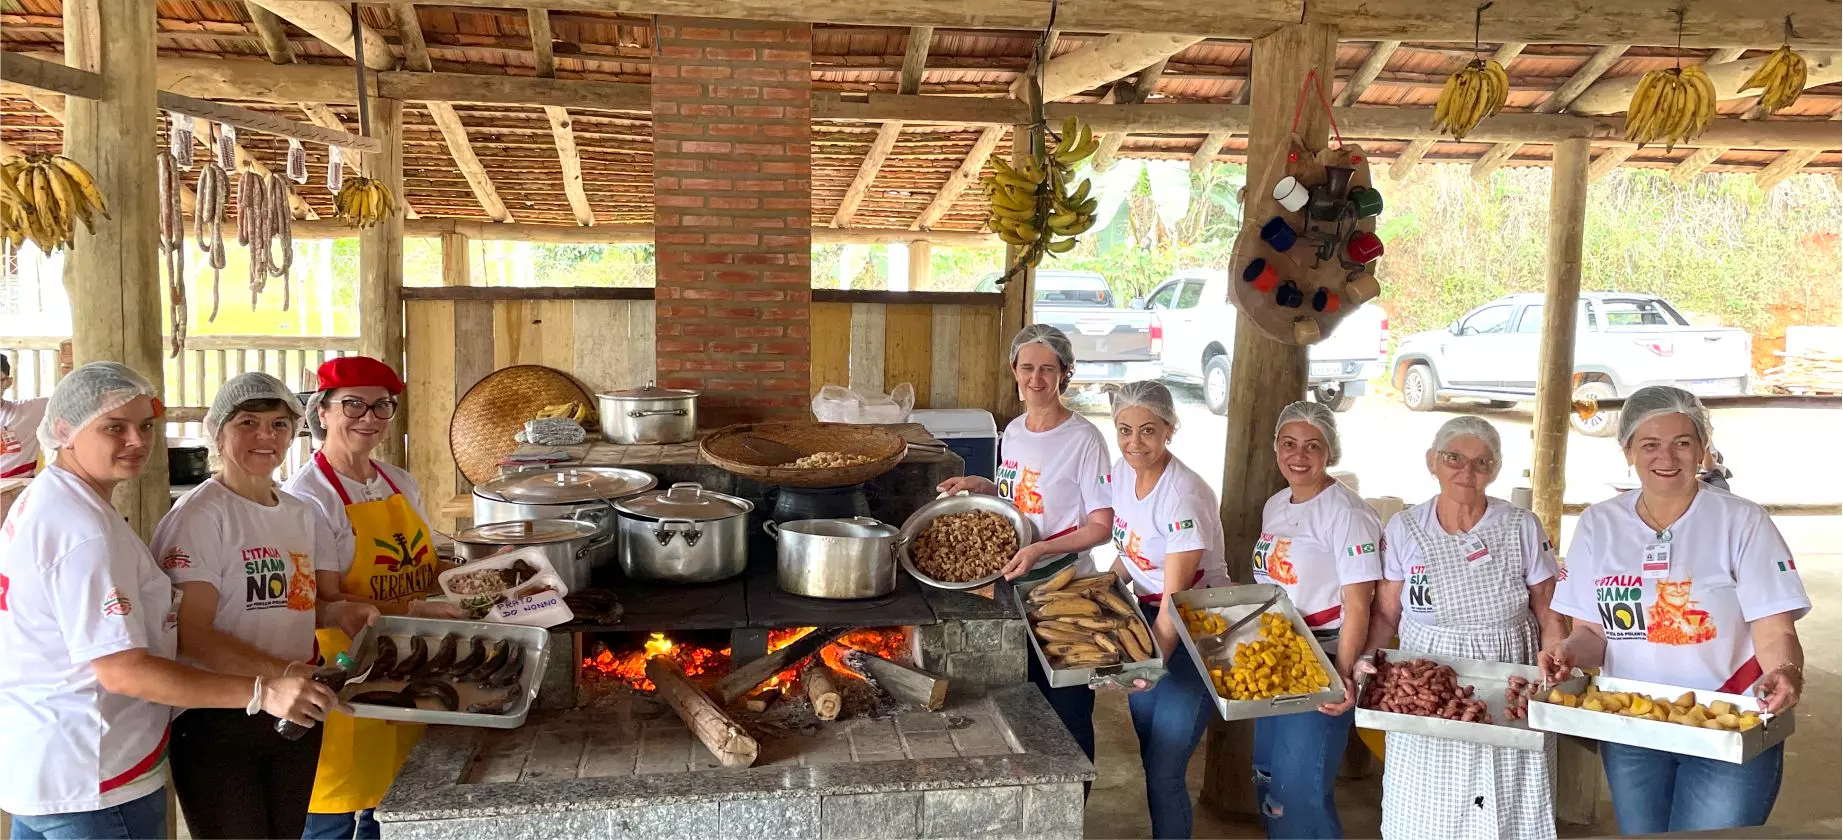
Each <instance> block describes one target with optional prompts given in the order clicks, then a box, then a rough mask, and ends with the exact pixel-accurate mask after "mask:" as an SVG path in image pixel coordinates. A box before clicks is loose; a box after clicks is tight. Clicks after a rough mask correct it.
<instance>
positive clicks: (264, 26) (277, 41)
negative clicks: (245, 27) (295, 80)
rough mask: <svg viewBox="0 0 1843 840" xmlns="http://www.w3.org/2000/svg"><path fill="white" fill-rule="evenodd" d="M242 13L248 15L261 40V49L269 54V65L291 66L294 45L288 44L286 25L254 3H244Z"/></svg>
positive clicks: (272, 13) (273, 14)
mask: <svg viewBox="0 0 1843 840" xmlns="http://www.w3.org/2000/svg"><path fill="white" fill-rule="evenodd" d="M243 8H244V11H247V12H249V13H250V23H252V24H254V25H255V27H256V35H257V37H259V38H261V39H262V49H263V51H264V52H267V53H268V54H269V63H270V64H293V63H294V45H293V44H290V43H288V24H287V22H286V21H284V20H282V19H281V18H280V17H277V16H276V14H275V13H274V12H271V11H269V10H268V9H265V8H263V7H261V6H258V5H256V4H255V3H245V4H244V6H243Z"/></svg>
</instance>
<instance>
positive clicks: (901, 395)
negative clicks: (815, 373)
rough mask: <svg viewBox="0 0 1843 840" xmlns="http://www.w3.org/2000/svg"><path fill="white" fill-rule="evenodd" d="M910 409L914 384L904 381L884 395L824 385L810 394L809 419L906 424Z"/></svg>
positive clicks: (913, 395)
mask: <svg viewBox="0 0 1843 840" xmlns="http://www.w3.org/2000/svg"><path fill="white" fill-rule="evenodd" d="M914 409H915V387H914V386H912V385H910V384H909V383H907V382H904V383H902V384H901V385H897V386H896V390H894V391H891V392H889V393H888V394H879V393H876V392H873V391H862V390H858V389H856V388H843V387H840V386H837V385H826V386H824V387H822V388H820V389H819V394H818V395H817V396H815V397H813V419H815V420H818V421H819V422H821V423H857V424H861V425H887V424H891V423H907V422H909V412H911V411H913V410H914Z"/></svg>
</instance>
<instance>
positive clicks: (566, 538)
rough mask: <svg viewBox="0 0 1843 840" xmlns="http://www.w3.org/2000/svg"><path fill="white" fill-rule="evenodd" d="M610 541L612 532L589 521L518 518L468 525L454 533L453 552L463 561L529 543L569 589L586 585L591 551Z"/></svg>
mask: <svg viewBox="0 0 1843 840" xmlns="http://www.w3.org/2000/svg"><path fill="white" fill-rule="evenodd" d="M612 542H614V535H613V534H603V533H600V529H599V528H598V527H596V525H595V524H594V523H591V522H578V521H576V520H574V519H521V520H518V521H516V522H494V523H492V524H490V525H480V526H476V527H473V528H468V529H467V530H465V531H462V532H460V533H459V534H455V535H454V553H455V555H456V556H457V557H459V558H460V559H461V560H462V561H463V562H465V561H468V560H479V559H480V558H483V557H491V556H492V555H495V554H498V553H499V552H501V551H510V550H512V549H515V548H525V547H527V546H531V547H534V548H537V549H539V550H541V551H543V552H544V559H546V560H549V561H550V565H551V568H553V569H556V570H557V577H559V578H562V579H563V585H564V586H567V587H569V588H570V590H571V591H575V590H578V589H584V588H587V587H588V585H589V577H590V571H591V569H592V568H593V567H594V566H595V554H596V552H597V551H599V550H600V549H601V548H603V547H604V546H607V545H608V544H610V543H612Z"/></svg>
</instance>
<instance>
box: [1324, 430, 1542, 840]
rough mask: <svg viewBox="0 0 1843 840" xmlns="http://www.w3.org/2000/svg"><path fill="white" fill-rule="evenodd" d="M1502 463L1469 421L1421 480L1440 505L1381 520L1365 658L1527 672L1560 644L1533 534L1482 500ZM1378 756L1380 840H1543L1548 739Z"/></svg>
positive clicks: (1402, 748) (1365, 666) (1411, 745)
mask: <svg viewBox="0 0 1843 840" xmlns="http://www.w3.org/2000/svg"><path fill="white" fill-rule="evenodd" d="M1503 463H1504V461H1503V446H1502V443H1501V442H1500V440H1499V438H1498V434H1497V430H1496V429H1494V428H1492V427H1491V424H1490V423H1487V422H1485V421H1483V420H1481V419H1479V418H1477V417H1455V418H1453V419H1451V420H1448V421H1447V422H1446V424H1445V425H1443V426H1441V427H1440V430H1439V431H1438V432H1437V433H1435V434H1434V438H1433V446H1432V448H1430V449H1428V450H1427V470H1428V471H1429V472H1431V473H1433V476H1434V478H1435V479H1436V480H1437V481H1439V483H1440V493H1439V495H1437V496H1435V497H1433V498H1432V499H1430V500H1428V501H1426V502H1423V503H1421V504H1419V505H1415V506H1414V507H1412V508H1409V509H1408V510H1405V511H1402V512H1401V513H1400V514H1398V515H1397V516H1396V517H1395V518H1394V519H1392V520H1390V521H1389V527H1388V530H1387V531H1386V532H1385V534H1384V538H1383V552H1382V578H1383V579H1382V583H1381V585H1380V587H1379V589H1378V591H1377V593H1376V606H1375V609H1374V611H1373V614H1372V618H1371V621H1370V628H1369V646H1370V647H1371V648H1372V649H1373V648H1379V647H1385V646H1387V645H1388V642H1389V639H1390V638H1393V637H1395V636H1396V635H1398V634H1399V635H1400V637H1401V642H1400V646H1401V649H1402V650H1403V651H1404V652H1406V653H1409V654H1416V653H1430V654H1435V655H1441V656H1457V657H1463V658H1466V659H1479V660H1484V661H1487V662H1511V663H1516V664H1519V665H1532V664H1535V661H1536V654H1537V652H1538V651H1540V650H1541V649H1542V647H1543V646H1545V645H1548V644H1552V643H1554V642H1556V641H1557V640H1559V639H1561V637H1562V636H1563V635H1564V633H1565V631H1564V630H1563V628H1562V622H1561V617H1560V616H1558V615H1556V614H1555V612H1554V611H1552V610H1550V609H1549V599H1550V596H1551V595H1553V594H1554V592H1555V575H1556V566H1555V551H1554V549H1553V548H1552V547H1551V545H1550V543H1549V540H1548V537H1547V536H1545V535H1544V534H1543V531H1542V523H1540V522H1539V521H1537V519H1536V516H1535V514H1532V513H1530V512H1529V511H1526V510H1523V509H1521V508H1519V507H1516V506H1515V505H1512V504H1511V503H1509V502H1506V501H1504V500H1502V499H1494V498H1491V497H1489V496H1487V495H1485V488H1486V487H1489V486H1490V485H1491V482H1492V480H1494V479H1496V478H1497V473H1498V470H1499V469H1500V468H1501V467H1502V466H1503ZM1404 619H1405V620H1404ZM1357 668H1358V670H1373V669H1372V668H1370V667H1369V663H1368V662H1367V661H1366V662H1361V663H1359V664H1358V666H1357ZM1387 753H1388V761H1387V763H1386V764H1385V765H1384V767H1383V776H1382V836H1383V837H1387V838H1395V837H1402V838H1410V837H1451V838H1465V837H1472V838H1495V837H1504V838H1551V837H1554V836H1555V807H1554V805H1555V803H1554V790H1555V784H1554V775H1555V744H1554V740H1553V739H1552V738H1551V739H1548V741H1547V743H1546V745H1545V749H1544V750H1543V751H1542V752H1532V751H1528V750H1518V749H1511V748H1508V747H1493V746H1488V745H1485V744H1472V743H1467V742H1465V741H1455V740H1451V739H1447V738H1435V737H1432V736H1428V735H1411V734H1407V733H1402V732H1390V733H1388V750H1387Z"/></svg>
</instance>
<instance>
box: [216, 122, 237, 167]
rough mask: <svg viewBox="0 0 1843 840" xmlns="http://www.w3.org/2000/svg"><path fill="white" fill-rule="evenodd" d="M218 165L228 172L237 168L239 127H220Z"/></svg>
mask: <svg viewBox="0 0 1843 840" xmlns="http://www.w3.org/2000/svg"><path fill="white" fill-rule="evenodd" d="M218 165H219V166H222V167H224V169H225V170H227V171H235V170H236V168H237V127H236V126H234V125H228V124H226V125H220V126H218Z"/></svg>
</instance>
